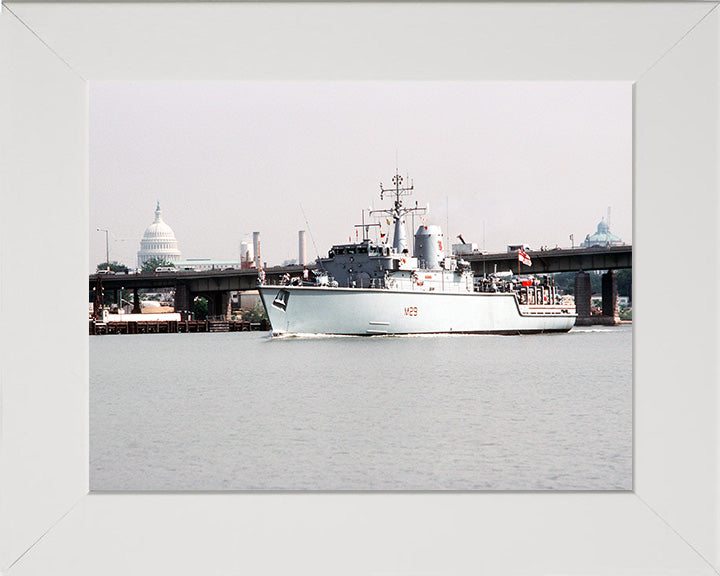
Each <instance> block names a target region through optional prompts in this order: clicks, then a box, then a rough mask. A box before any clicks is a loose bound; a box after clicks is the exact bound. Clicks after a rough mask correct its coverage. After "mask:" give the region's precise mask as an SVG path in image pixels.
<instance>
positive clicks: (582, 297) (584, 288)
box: [575, 272, 592, 326]
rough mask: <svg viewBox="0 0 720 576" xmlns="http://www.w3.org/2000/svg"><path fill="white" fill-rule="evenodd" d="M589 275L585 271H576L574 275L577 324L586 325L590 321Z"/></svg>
mask: <svg viewBox="0 0 720 576" xmlns="http://www.w3.org/2000/svg"><path fill="white" fill-rule="evenodd" d="M591 295H592V288H591V287H590V275H589V274H588V273H587V272H578V273H577V274H576V275H575V311H576V312H577V315H578V317H577V321H576V322H575V324H576V325H578V326H587V325H588V324H590V323H591V322H592V318H591V317H590V296H591Z"/></svg>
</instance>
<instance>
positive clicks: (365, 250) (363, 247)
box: [358, 246, 367, 254]
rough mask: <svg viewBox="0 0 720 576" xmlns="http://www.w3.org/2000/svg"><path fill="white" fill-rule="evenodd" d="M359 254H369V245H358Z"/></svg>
mask: <svg viewBox="0 0 720 576" xmlns="http://www.w3.org/2000/svg"><path fill="white" fill-rule="evenodd" d="M358 254H367V247H365V246H359V247H358Z"/></svg>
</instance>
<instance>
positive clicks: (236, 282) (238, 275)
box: [89, 246, 632, 325]
mask: <svg viewBox="0 0 720 576" xmlns="http://www.w3.org/2000/svg"><path fill="white" fill-rule="evenodd" d="M528 256H530V259H531V261H532V265H531V266H526V265H524V264H518V257H517V253H515V252H501V253H496V254H481V253H476V254H471V255H466V256H463V258H464V259H465V260H467V261H468V262H470V265H471V266H472V269H473V272H474V273H475V275H476V276H481V275H483V274H490V273H492V272H494V271H495V270H497V271H504V270H511V271H513V272H514V273H517V272H518V266H520V273H521V274H538V275H542V274H554V273H556V272H576V276H575V305H576V308H577V311H578V324H579V325H582V324H590V323H605V324H614V323H617V320H618V313H617V278H616V276H615V270H618V269H623V268H632V246H610V247H606V248H572V249H571V248H566V249H553V250H535V251H529V252H528ZM307 268H309V269H312V268H314V266H307ZM302 270H303V267H302V266H275V267H271V268H266V269H265V274H266V280H267V282H268V283H279V282H280V280H281V279H282V277H283V276H284V275H285V274H289V275H290V276H298V275H300V274H302ZM596 270H602V271H604V274H603V277H602V298H603V303H602V316H601V317H600V318H591V315H590V296H591V288H590V276H589V275H588V274H587V272H589V271H596ZM89 281H90V290H91V291H93V290H94V291H95V293H96V294H100V293H102V292H104V293H107V292H108V291H111V292H114V298H113V301H114V302H116V303H117V302H118V301H119V298H118V292H119V291H120V290H132V291H133V300H134V309H133V311H134V312H139V311H140V299H139V295H138V290H141V289H144V290H147V289H150V290H152V289H158V288H172V289H174V291H175V309H176V310H177V311H179V312H181V313H183V314H184V315H188V314H189V313H190V312H192V310H193V302H194V299H195V297H196V296H202V297H204V298H206V299H207V301H208V313H209V314H210V315H213V316H227V315H229V311H230V293H231V292H236V291H246V290H253V289H254V288H255V287H256V285H257V270H255V269H247V270H238V269H232V270H206V271H192V270H177V271H168V272H148V273H141V274H122V273H119V274H108V273H101V274H91V275H90V277H89Z"/></svg>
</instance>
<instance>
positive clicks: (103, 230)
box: [97, 228, 110, 270]
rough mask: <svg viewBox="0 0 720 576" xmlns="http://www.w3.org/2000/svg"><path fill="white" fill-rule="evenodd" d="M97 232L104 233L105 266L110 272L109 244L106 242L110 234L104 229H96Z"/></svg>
mask: <svg viewBox="0 0 720 576" xmlns="http://www.w3.org/2000/svg"><path fill="white" fill-rule="evenodd" d="M97 231H98V232H105V266H107V269H108V270H110V244H109V240H108V233H109V232H110V231H109V230H107V229H106V228H98V229H97Z"/></svg>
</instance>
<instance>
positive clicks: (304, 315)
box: [258, 173, 577, 336]
mask: <svg viewBox="0 0 720 576" xmlns="http://www.w3.org/2000/svg"><path fill="white" fill-rule="evenodd" d="M392 182H393V187H392V188H384V187H383V185H382V184H380V198H381V200H384V198H385V196H386V195H391V196H392V200H393V203H392V207H391V208H388V209H386V210H374V211H371V214H373V215H377V216H379V217H382V218H384V219H386V220H387V221H388V223H390V219H392V222H393V225H394V232H393V242H392V245H389V244H388V243H387V242H385V241H371V240H370V238H369V228H370V227H372V226H380V224H377V223H376V224H365V222H364V214H363V224H361V225H359V226H358V227H359V228H362V230H363V239H362V241H359V239H358V241H357V242H354V243H352V242H351V243H348V244H337V245H334V246H333V247H332V248H331V249H330V251H329V252H328V256H327V258H318V260H317V263H316V264H317V267H316V269H315V270H313V276H314V278H313V279H312V280H310V279H303V278H293V279H291V278H288V277H286V278H285V280H284V281H283V282H282V283H281V284H280V285H270V284H265V283H264V274H262V271H261V274H260V280H259V285H258V291H259V293H260V297H261V299H262V302H263V305H264V307H265V310H266V311H267V315H268V319H269V321H270V325H271V329H272V333H273V334H274V335H284V334H337V335H363V336H372V335H388V334H442V333H482V334H526V333H543V332H567V331H569V330H570V329H571V328H572V327H573V325H574V324H575V319H576V318H577V315H576V313H575V305H574V303H572V302H569V301H567V300H566V299H564V298H563V297H562V296H561V295H560V294H559V293H558V291H557V289H556V288H555V286H554V285H553V282H552V281H551V280H550V279H548V278H547V277H546V278H545V279H543V280H539V279H537V278H533V277H520V276H519V275H518V276H513V274H512V273H511V272H505V273H493V274H490V275H483V276H482V277H477V278H476V277H474V275H473V272H472V269H471V267H470V264H469V262H467V261H465V260H463V259H462V258H456V257H453V256H446V255H445V253H444V250H443V235H442V231H441V229H440V227H439V226H436V225H427V224H425V223H424V221H423V223H422V224H421V225H420V226H419V227H418V228H417V230H416V232H415V236H414V246H413V251H412V254H411V253H410V250H409V246H408V238H407V231H406V230H407V229H406V219H407V217H408V216H409V215H412V216H413V220H414V216H415V215H416V214H417V215H421V214H424V213H425V212H426V208H424V207H419V206H418V205H417V203H416V204H415V206H414V207H405V206H403V197H405V196H408V195H410V194H412V191H413V185H412V183H410V185H403V178H402V176H400V175H399V174H397V173H396V174H395V176H394V177H393V179H392Z"/></svg>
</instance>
